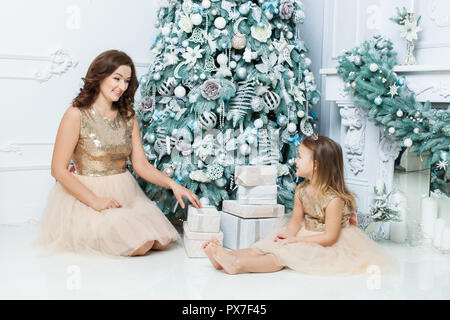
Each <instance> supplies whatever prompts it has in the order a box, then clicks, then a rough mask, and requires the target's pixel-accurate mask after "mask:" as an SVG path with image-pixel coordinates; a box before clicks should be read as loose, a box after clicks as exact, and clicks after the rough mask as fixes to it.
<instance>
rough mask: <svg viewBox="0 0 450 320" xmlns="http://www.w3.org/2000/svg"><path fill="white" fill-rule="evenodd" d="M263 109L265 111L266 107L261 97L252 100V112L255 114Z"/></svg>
mask: <svg viewBox="0 0 450 320" xmlns="http://www.w3.org/2000/svg"><path fill="white" fill-rule="evenodd" d="M262 109H264V105H263V103H262V101H261V98H260V97H254V98H253V99H252V110H253V111H254V112H260V111H261V110H262Z"/></svg>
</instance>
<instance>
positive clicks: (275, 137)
mask: <svg viewBox="0 0 450 320" xmlns="http://www.w3.org/2000/svg"><path fill="white" fill-rule="evenodd" d="M303 20H304V11H303V7H302V3H301V2H300V1H299V0H272V1H265V0H259V1H257V0H253V1H249V0H246V1H243V0H229V1H227V0H203V1H200V0H197V1H196V0H165V1H161V7H160V9H159V11H158V22H157V24H156V26H157V28H159V35H158V37H157V38H156V41H155V43H154V44H153V45H152V47H151V51H152V52H153V54H154V60H153V62H152V64H151V66H150V68H149V70H148V73H147V74H146V75H144V76H143V77H141V79H140V85H141V87H140V88H141V95H142V97H143V98H142V101H141V102H140V106H139V108H138V110H137V115H138V118H139V121H140V125H141V129H142V140H143V144H144V149H145V152H146V155H147V158H148V159H149V160H150V161H151V162H152V163H153V164H154V165H155V167H157V168H158V169H160V170H162V171H163V172H164V173H165V174H167V175H168V176H170V177H173V179H175V180H176V181H177V182H178V183H180V184H182V185H184V186H185V187H187V188H189V189H190V190H192V191H193V192H195V193H196V194H197V195H198V196H199V197H207V198H209V200H210V203H211V204H215V205H216V206H220V203H221V201H222V200H224V199H230V198H231V199H232V198H234V194H233V192H234V177H233V174H234V168H235V166H236V165H276V166H278V176H279V178H278V181H277V182H278V185H279V187H280V188H279V191H278V201H279V203H282V204H284V205H285V206H286V209H287V210H289V209H291V208H292V206H293V193H294V191H295V187H296V183H297V182H299V181H298V180H297V178H296V175H295V172H296V168H295V163H294V159H295V158H296V157H297V149H298V146H299V144H300V142H301V140H302V139H303V137H304V136H305V135H312V134H313V133H314V127H315V126H316V124H315V120H317V119H316V115H315V113H314V111H313V110H312V105H314V104H317V103H318V102H319V99H320V95H319V93H318V91H317V89H316V85H315V80H314V75H313V74H312V72H311V71H310V70H309V67H310V65H311V60H310V59H309V58H308V57H307V56H306V53H307V48H306V45H305V43H304V42H303V41H301V40H300V28H299V27H300V26H301V23H302V22H303ZM139 183H140V184H141V187H142V188H143V189H144V191H145V192H146V194H147V195H148V196H149V198H151V199H152V200H154V201H156V203H157V204H158V206H159V207H160V208H161V210H162V211H163V212H164V213H165V214H170V213H174V212H177V213H178V214H183V213H182V212H181V211H180V210H179V209H180V208H179V207H178V208H177V202H176V199H175V198H174V197H173V195H172V193H171V191H170V190H165V189H162V188H160V187H158V186H155V185H152V184H150V183H147V182H145V181H143V180H142V179H139Z"/></svg>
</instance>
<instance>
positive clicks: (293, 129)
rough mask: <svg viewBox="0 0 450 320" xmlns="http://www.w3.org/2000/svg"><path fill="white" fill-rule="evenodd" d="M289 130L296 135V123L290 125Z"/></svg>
mask: <svg viewBox="0 0 450 320" xmlns="http://www.w3.org/2000/svg"><path fill="white" fill-rule="evenodd" d="M287 129H288V131H289V132H290V133H294V132H296V131H297V125H296V124H295V123H289V124H288V126H287Z"/></svg>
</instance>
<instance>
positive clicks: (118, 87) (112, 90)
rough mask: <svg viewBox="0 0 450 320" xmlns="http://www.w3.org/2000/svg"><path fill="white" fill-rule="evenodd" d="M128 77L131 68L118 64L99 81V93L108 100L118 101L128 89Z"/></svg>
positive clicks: (129, 76) (129, 77)
mask: <svg viewBox="0 0 450 320" xmlns="http://www.w3.org/2000/svg"><path fill="white" fill-rule="evenodd" d="M130 79H131V68H130V67H129V66H126V65H123V66H120V67H118V68H117V69H116V70H115V71H114V72H113V73H112V74H111V75H110V76H108V77H106V78H105V79H103V81H102V82H101V83H100V94H102V95H103V96H104V97H105V98H106V99H107V100H108V101H111V102H116V101H119V99H120V97H121V96H122V94H123V93H124V92H125V91H126V90H127V89H128V85H129V84H130Z"/></svg>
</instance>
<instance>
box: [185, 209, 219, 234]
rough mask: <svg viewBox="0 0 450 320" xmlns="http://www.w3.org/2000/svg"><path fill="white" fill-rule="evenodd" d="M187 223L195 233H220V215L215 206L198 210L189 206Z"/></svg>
mask: <svg viewBox="0 0 450 320" xmlns="http://www.w3.org/2000/svg"><path fill="white" fill-rule="evenodd" d="M187 222H188V225H189V230H191V231H194V232H219V231H220V214H219V211H217V209H216V207H214V206H204V207H202V208H200V209H197V208H195V207H193V206H191V205H189V207H188V215H187Z"/></svg>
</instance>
